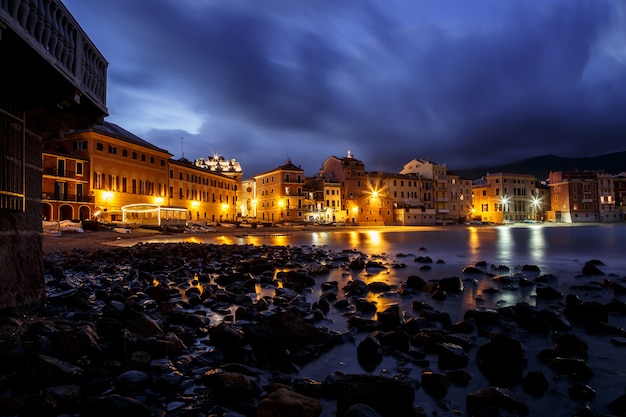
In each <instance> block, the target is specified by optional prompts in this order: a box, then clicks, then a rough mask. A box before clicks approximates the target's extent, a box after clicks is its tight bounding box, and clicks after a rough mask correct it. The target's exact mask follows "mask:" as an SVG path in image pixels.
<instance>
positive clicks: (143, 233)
mask: <svg viewBox="0 0 626 417" xmlns="http://www.w3.org/2000/svg"><path fill="white" fill-rule="evenodd" d="M620 224H622V223H572V224H569V223H536V224H526V223H511V224H505V225H447V226H441V225H433V226H370V225H368V226H356V225H355V226H352V225H349V226H348V225H346V226H305V227H289V226H275V227H267V228H257V229H252V228H241V227H237V228H232V227H224V226H216V227H214V228H215V229H216V231H215V232H208V233H176V232H169V231H162V230H153V229H144V228H137V229H129V230H131V232H130V233H124V234H122V233H118V232H115V231H114V230H110V229H100V230H97V231H89V230H85V232H84V233H61V234H60V235H52V234H48V233H45V232H43V233H42V234H41V236H42V249H43V253H44V255H48V254H52V253H55V252H67V251H72V250H83V251H87V252H91V251H96V250H106V249H109V248H111V247H119V246H132V245H134V244H137V243H140V242H142V239H149V238H164V240H167V238H168V237H171V238H172V239H179V238H181V237H189V238H191V237H194V236H197V237H201V236H202V237H207V236H214V237H219V236H239V237H245V236H282V235H301V234H305V233H318V232H324V233H327V232H331V233H332V232H354V231H356V232H363V231H370V230H376V231H379V232H383V233H394V232H395V233H399V232H415V231H420V230H424V231H433V230H449V229H450V228H460V227H464V228H470V227H478V228H484V227H581V226H607V225H608V226H615V225H620Z"/></svg>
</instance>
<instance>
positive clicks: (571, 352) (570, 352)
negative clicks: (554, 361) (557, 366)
mask: <svg viewBox="0 0 626 417" xmlns="http://www.w3.org/2000/svg"><path fill="white" fill-rule="evenodd" d="M554 339H555V345H554V352H555V353H556V356H558V357H562V358H571V357H577V358H582V359H587V351H588V350H589V345H588V344H587V342H585V341H584V340H583V338H582V337H580V336H579V335H577V334H575V333H564V334H558V335H556V336H555V337H554Z"/></svg>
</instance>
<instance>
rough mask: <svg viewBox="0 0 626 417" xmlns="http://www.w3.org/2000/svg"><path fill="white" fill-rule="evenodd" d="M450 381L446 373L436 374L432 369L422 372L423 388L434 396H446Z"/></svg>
mask: <svg viewBox="0 0 626 417" xmlns="http://www.w3.org/2000/svg"><path fill="white" fill-rule="evenodd" d="M449 387H450V382H449V381H448V377H447V376H446V375H444V374H436V373H433V372H430V371H425V372H422V388H423V389H424V391H426V393H427V394H428V395H430V396H432V397H436V398H439V397H445V396H446V394H447V393H448V388H449Z"/></svg>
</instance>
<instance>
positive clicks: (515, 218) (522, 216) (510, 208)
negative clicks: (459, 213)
mask: <svg viewBox="0 0 626 417" xmlns="http://www.w3.org/2000/svg"><path fill="white" fill-rule="evenodd" d="M535 183H536V179H535V177H534V176H532V175H525V174H511V173H495V174H491V173H488V174H487V175H486V176H485V177H483V178H481V179H480V180H477V181H474V183H473V184H472V192H473V200H472V201H473V204H474V213H473V215H474V218H476V219H477V220H480V221H482V222H487V223H496V224H502V223H513V222H522V221H532V220H534V216H535V211H534V210H533V202H535V201H536V198H535V196H536V192H535V188H536V184H535Z"/></svg>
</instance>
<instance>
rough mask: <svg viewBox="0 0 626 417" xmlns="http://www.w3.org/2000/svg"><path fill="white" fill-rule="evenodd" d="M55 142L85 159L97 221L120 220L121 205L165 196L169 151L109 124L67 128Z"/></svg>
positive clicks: (156, 201) (161, 199)
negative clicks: (88, 170) (87, 164)
mask: <svg viewBox="0 0 626 417" xmlns="http://www.w3.org/2000/svg"><path fill="white" fill-rule="evenodd" d="M55 142H56V143H59V144H63V145H64V146H65V147H66V148H67V149H71V150H72V152H73V153H74V154H76V155H78V156H80V157H81V158H83V159H85V160H87V161H89V166H90V168H91V174H90V180H91V191H92V192H93V196H94V203H95V212H94V217H95V218H96V219H98V220H101V221H107V222H116V221H119V222H121V221H122V220H123V215H122V207H124V206H127V205H132V204H148V205H152V204H160V203H162V202H163V201H164V199H165V198H166V197H167V190H168V177H167V172H168V171H167V166H168V160H169V158H170V156H171V154H170V153H169V152H168V151H166V150H165V149H161V148H159V147H156V146H154V145H152V144H151V143H149V142H147V141H145V140H143V139H141V138H139V137H138V136H136V135H134V134H132V133H130V132H128V131H127V130H125V129H123V128H121V127H119V126H117V125H115V124H113V123H108V122H104V123H102V124H96V125H94V126H92V127H90V128H88V129H81V130H71V131H69V132H66V133H65V134H64V135H63V137H60V138H57V139H55Z"/></svg>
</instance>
